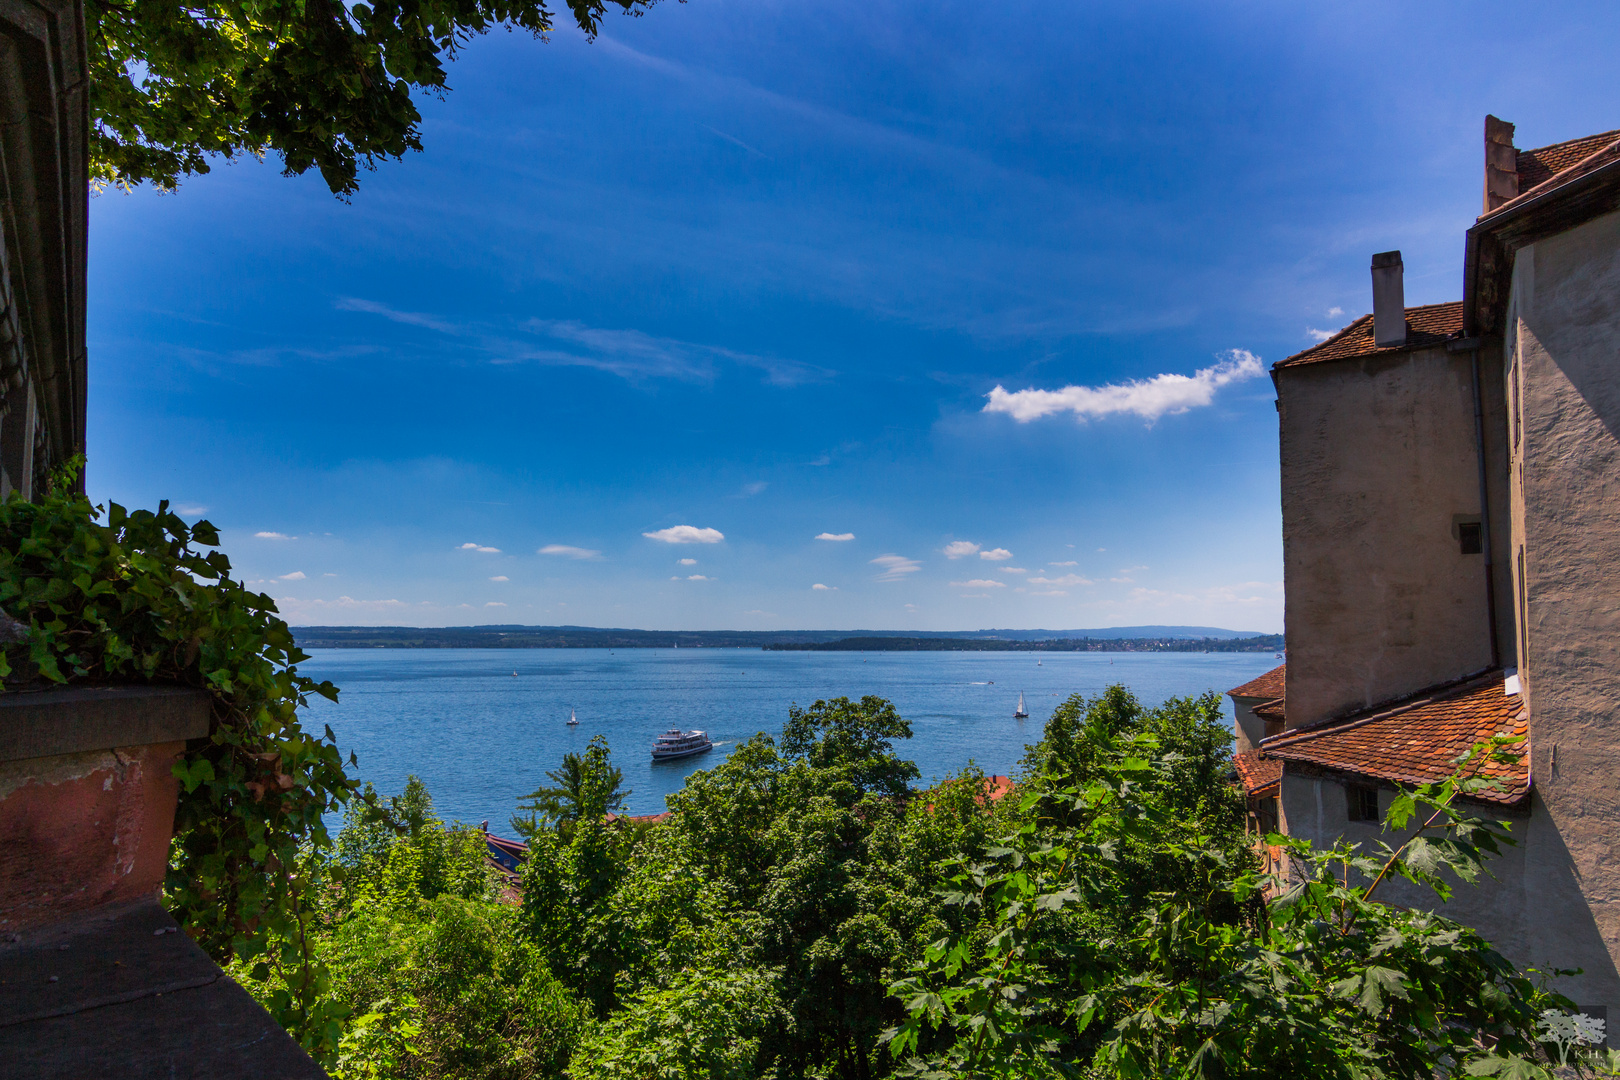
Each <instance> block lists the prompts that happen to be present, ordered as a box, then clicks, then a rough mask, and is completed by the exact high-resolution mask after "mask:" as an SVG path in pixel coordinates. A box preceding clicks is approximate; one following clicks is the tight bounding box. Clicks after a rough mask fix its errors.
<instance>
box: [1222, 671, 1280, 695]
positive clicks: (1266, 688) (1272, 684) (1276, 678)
mask: <svg viewBox="0 0 1620 1080" xmlns="http://www.w3.org/2000/svg"><path fill="white" fill-rule="evenodd" d="M1287 669H1288V665H1287V664H1278V665H1277V666H1276V667H1274V668H1272V669H1271V670H1270V671H1268V672H1266V673H1265V674H1264V675H1261V676H1260V677H1259V678H1257V679H1250V680H1249V681H1248V682H1246V683H1244V684H1243V685H1242V686H1234V687H1232V689H1230V690H1228V691H1227V692H1226V693H1227V696H1229V697H1257V698H1280V697H1282V696H1283V685H1284V683H1283V673H1284V672H1285V671H1287Z"/></svg>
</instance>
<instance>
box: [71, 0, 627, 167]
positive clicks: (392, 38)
mask: <svg viewBox="0 0 1620 1080" xmlns="http://www.w3.org/2000/svg"><path fill="white" fill-rule="evenodd" d="M567 2H568V10H569V13H570V15H572V17H573V21H574V23H575V24H576V25H577V26H578V27H579V28H580V29H581V30H583V31H584V32H585V33H586V34H588V35H591V36H593V37H594V36H595V34H596V32H597V29H598V27H599V25H600V23H601V20H602V18H603V16H604V15H605V14H606V10H607V5H608V4H609V3H611V4H613V5H615V6H617V7H619V8H621V9H623V10H624V11H626V12H630V13H633V14H639V13H640V12H641V11H643V10H645V9H646V8H648V7H651V6H652V4H654V3H656V2H657V0H567ZM85 20H86V23H87V24H88V25H87V27H86V29H87V32H88V38H89V60H90V110H91V136H90V156H91V166H90V169H91V180H92V182H93V183H97V184H102V185H105V184H116V185H119V186H123V187H132V186H134V185H137V184H140V183H143V182H146V181H150V182H152V183H153V184H155V185H156V186H157V187H159V188H172V187H174V186H175V185H176V184H177V183H178V182H179V180H180V178H181V177H182V176H188V175H192V174H195V173H206V172H208V171H209V159H210V158H211V157H214V156H224V157H226V158H234V157H236V156H237V155H238V154H248V155H251V156H254V157H263V156H264V155H265V154H266V153H269V152H274V153H276V154H279V155H280V156H281V159H282V163H283V165H284V166H285V170H286V173H287V175H294V174H299V173H303V172H305V171H307V170H309V169H311V168H316V169H319V170H320V173H321V177H322V179H324V180H325V181H326V183H327V186H328V187H330V188H331V189H332V191H333V192H334V193H336V194H339V195H348V194H351V193H353V192H354V191H355V190H356V189H357V187H358V186H359V185H358V170H359V167H360V166H361V165H364V166H365V167H366V168H373V167H375V164H376V162H377V160H378V159H379V158H385V159H386V158H399V157H401V156H402V155H404V153H405V152H406V151H407V150H420V149H422V143H421V133H420V129H419V127H418V125H419V124H420V122H421V119H422V116H421V113H420V112H418V111H417V108H416V104H415V102H414V101H413V100H412V92H413V91H418V90H427V91H429V92H432V93H436V94H442V93H444V92H445V90H446V88H447V85H448V84H447V81H446V76H445V62H446V61H447V60H450V59H453V58H454V56H455V54H456V50H457V49H458V48H459V47H460V46H462V45H464V44H466V43H467V42H468V41H469V40H471V39H472V38H473V37H474V36H477V35H480V34H485V33H488V32H489V31H490V30H492V29H494V28H495V27H497V26H504V27H506V28H507V29H508V30H511V29H514V28H516V29H523V30H527V31H528V32H529V33H531V34H533V35H535V36H536V37H540V38H544V37H545V35H546V34H547V33H548V32H549V31H550V30H551V29H552V25H553V22H552V12H551V11H550V9H548V8H547V6H546V4H545V0H372V2H370V3H353V4H345V3H342V2H340V0H230V2H213V0H204V2H198V3H185V2H181V0H88V2H87V3H86V4H85Z"/></svg>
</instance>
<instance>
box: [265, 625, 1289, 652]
mask: <svg viewBox="0 0 1620 1080" xmlns="http://www.w3.org/2000/svg"><path fill="white" fill-rule="evenodd" d="M293 636H294V637H295V638H296V639H297V641H298V644H299V646H300V647H302V648H305V649H668V648H672V647H676V646H678V647H680V648H682V649H703V648H708V649H736V648H743V649H764V648H799V647H806V646H815V647H830V648H851V647H854V648H888V649H906V650H916V649H930V650H933V649H945V650H949V649H953V648H964V649H965V648H974V649H986V650H998V649H1024V648H1029V647H1030V646H1032V645H1040V646H1042V647H1044V648H1045V649H1047V650H1048V651H1060V650H1061V651H1069V650H1071V649H1072V650H1077V651H1127V652H1142V651H1150V650H1152V651H1181V652H1203V651H1205V650H1206V649H1207V650H1211V651H1217V650H1218V651H1221V652H1232V651H1238V652H1259V651H1264V650H1265V649H1272V648H1281V646H1282V637H1281V635H1277V634H1270V635H1266V634H1256V633H1253V632H1244V631H1239V630H1222V629H1219V628H1217V627H1210V626H1120V627H1112V628H1108V629H1101V630H954V631H919V630H622V629H613V628H601V627H594V626H441V627H418V626H295V627H293ZM848 641H863V642H864V641H881V642H891V643H894V644H887V645H860V646H847V645H841V644H839V643H840V642H848ZM1243 641H1247V642H1251V643H1260V642H1269V643H1275V644H1252V645H1251V646H1247V647H1243V648H1233V645H1232V643H1233V642H1243ZM905 642H935V643H946V644H902V643H905ZM1070 642H1074V643H1076V644H1072V645H1071V644H1068V643H1070ZM1153 642H1159V643H1163V647H1162V648H1160V647H1157V646H1154V645H1151V644H1149V643H1153ZM1081 643H1083V644H1081ZM1183 645H1185V648H1183V647H1182V646H1183Z"/></svg>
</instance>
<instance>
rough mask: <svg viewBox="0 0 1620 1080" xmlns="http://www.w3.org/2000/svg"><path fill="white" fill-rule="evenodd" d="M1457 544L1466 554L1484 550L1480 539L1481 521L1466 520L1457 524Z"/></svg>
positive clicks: (1474, 553)
mask: <svg viewBox="0 0 1620 1080" xmlns="http://www.w3.org/2000/svg"><path fill="white" fill-rule="evenodd" d="M1457 545H1458V547H1459V548H1460V549H1461V550H1462V553H1463V554H1464V555H1478V554H1479V553H1480V552H1481V551H1483V550H1484V546H1483V544H1482V543H1481V540H1480V532H1479V522H1477V521H1465V522H1462V523H1461V524H1459V525H1458V526H1457Z"/></svg>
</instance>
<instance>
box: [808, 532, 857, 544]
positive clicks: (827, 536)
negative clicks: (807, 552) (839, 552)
mask: <svg viewBox="0 0 1620 1080" xmlns="http://www.w3.org/2000/svg"><path fill="white" fill-rule="evenodd" d="M816 539H817V540H835V541H837V542H839V543H843V542H844V541H846V540H853V539H855V534H854V533H816Z"/></svg>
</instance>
